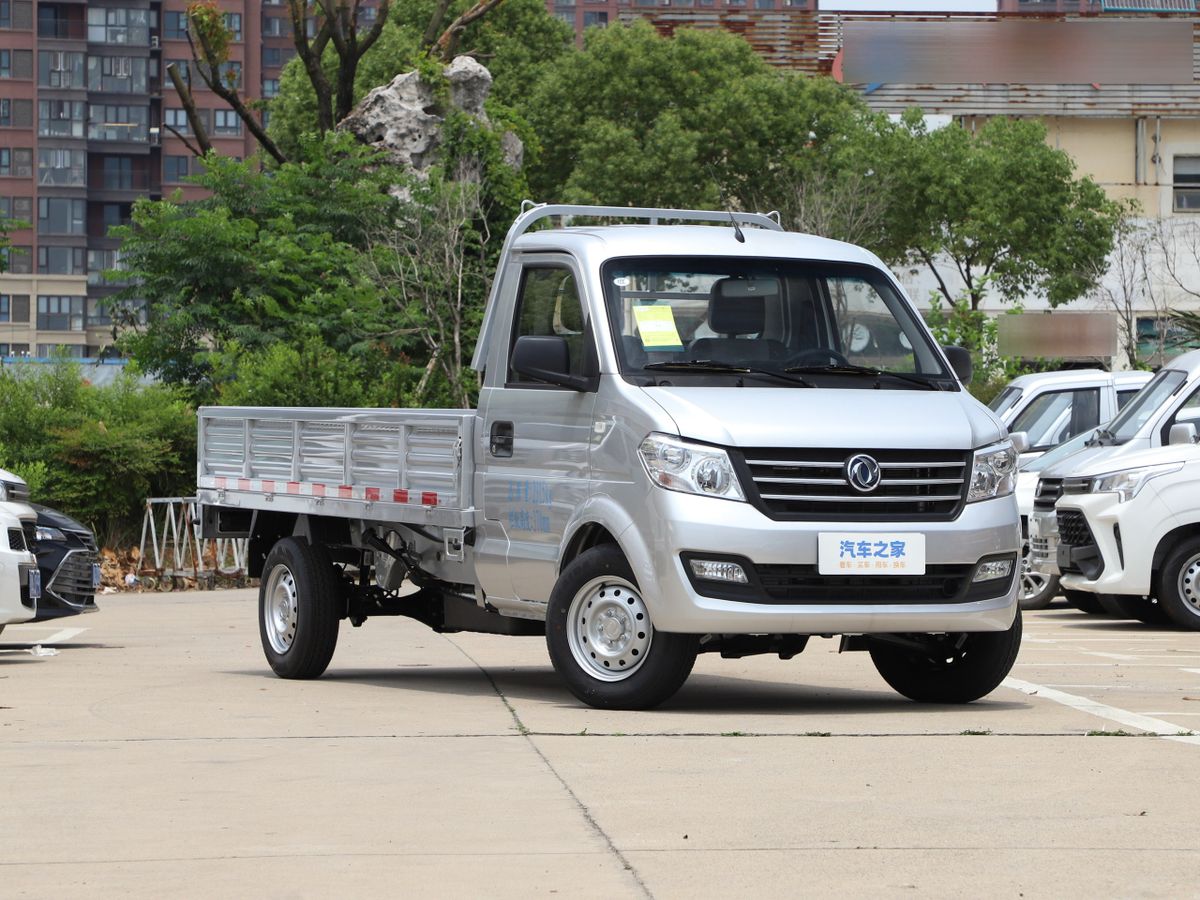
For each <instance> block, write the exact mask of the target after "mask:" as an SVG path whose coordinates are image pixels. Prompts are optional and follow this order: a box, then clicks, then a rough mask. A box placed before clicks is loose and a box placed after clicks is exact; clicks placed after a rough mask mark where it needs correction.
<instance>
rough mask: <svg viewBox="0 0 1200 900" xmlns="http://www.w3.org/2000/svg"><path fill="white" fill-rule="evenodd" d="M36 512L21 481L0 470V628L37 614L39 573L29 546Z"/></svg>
mask: <svg viewBox="0 0 1200 900" xmlns="http://www.w3.org/2000/svg"><path fill="white" fill-rule="evenodd" d="M36 528H37V513H36V512H34V510H33V507H31V506H30V505H29V487H28V486H27V485H26V484H25V482H24V480H22V479H21V478H20V477H18V476H16V475H14V474H13V473H12V472H7V471H5V470H4V469H0V530H2V532H3V534H4V539H2V540H0V631H3V630H4V626H5V625H11V624H13V623H15V622H27V621H29V620H30V619H32V618H33V617H34V616H35V615H36V614H37V601H38V597H39V596H41V592H42V590H41V576H40V575H39V574H38V567H37V559H36V557H34V555H33V552H32V551H31V550H30V547H31V546H32V545H33V538H34V531H35V529H36Z"/></svg>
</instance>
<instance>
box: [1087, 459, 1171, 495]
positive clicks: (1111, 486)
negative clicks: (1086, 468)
mask: <svg viewBox="0 0 1200 900" xmlns="http://www.w3.org/2000/svg"><path fill="white" fill-rule="evenodd" d="M1182 468H1183V463H1181V462H1177V463H1162V464H1161V465H1157V466H1141V467H1139V468H1136V469H1123V470H1121V471H1120V472H1109V473H1107V474H1105V475H1098V476H1097V477H1095V478H1092V479H1090V480H1089V484H1088V493H1092V494H1100V493H1108V492H1111V493H1115V494H1117V495H1118V497H1119V501H1118V502H1120V503H1124V502H1125V501H1126V500H1132V499H1133V498H1134V497H1136V496H1137V495H1138V491H1140V490H1141V489H1142V488H1143V487H1145V485H1146V483H1147V482H1148V481H1150V479H1152V478H1157V477H1158V476H1160V475H1170V474H1171V473H1172V472H1178V471H1179V470H1180V469H1182Z"/></svg>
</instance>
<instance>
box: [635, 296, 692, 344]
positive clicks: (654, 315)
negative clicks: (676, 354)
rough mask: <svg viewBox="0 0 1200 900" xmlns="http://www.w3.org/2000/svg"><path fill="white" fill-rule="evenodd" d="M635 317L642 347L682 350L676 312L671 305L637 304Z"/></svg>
mask: <svg viewBox="0 0 1200 900" xmlns="http://www.w3.org/2000/svg"><path fill="white" fill-rule="evenodd" d="M633 319H634V321H635V322H637V327H638V334H639V335H640V336H641V339H642V347H643V348H645V349H646V350H682V349H683V341H681V340H680V339H679V329H678V328H676V327H675V313H674V311H673V310H672V309H671V307H669V306H635V307H634V308H633Z"/></svg>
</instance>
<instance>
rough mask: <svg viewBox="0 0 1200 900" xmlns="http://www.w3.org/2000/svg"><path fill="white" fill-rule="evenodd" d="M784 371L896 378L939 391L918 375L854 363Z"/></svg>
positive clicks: (794, 368) (797, 367) (794, 367)
mask: <svg viewBox="0 0 1200 900" xmlns="http://www.w3.org/2000/svg"><path fill="white" fill-rule="evenodd" d="M783 371H785V372H788V373H789V374H797V373H800V372H804V373H806V374H813V375H815V374H817V373H822V374H823V373H826V372H828V373H829V374H831V375H863V376H867V377H870V378H895V379H897V380H898V381H906V382H908V383H909V384H915V385H919V386H920V387H923V388H925V390H927V391H936V390H939V388H938V387H937V385H935V384H933V383H932V382H930V381H926V380H925V379H924V378H921V377H920V376H918V375H908V374H906V373H904V372H889V371H888V370H887V369H875V368H872V367H871V366H856V365H854V364H852V363H844V364H839V365H832V366H831V365H826V366H788V367H787V368H786V369H784V370H783Z"/></svg>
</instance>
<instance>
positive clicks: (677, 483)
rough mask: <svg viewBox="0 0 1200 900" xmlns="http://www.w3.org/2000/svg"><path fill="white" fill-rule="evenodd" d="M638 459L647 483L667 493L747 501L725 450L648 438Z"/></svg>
mask: <svg viewBox="0 0 1200 900" xmlns="http://www.w3.org/2000/svg"><path fill="white" fill-rule="evenodd" d="M638 455H639V456H641V458H642V464H643V465H644V466H645V467H646V471H647V472H648V473H649V475H650V480H651V481H653V482H654V483H655V484H657V485H659V486H660V487H665V488H666V489H667V490H671V491H682V492H683V493H685V494H700V495H701V496H703V497H719V498H721V499H723V500H745V499H746V497H745V495H744V494H743V493H742V487H741V485H740V484H738V480H737V473H735V472H734V471H733V463H731V462H730V461H729V454H728V453H726V452H725V451H724V450H721V449H719V448H716V447H706V446H704V445H703V444H693V443H691V442H690V441H683V440H680V439H679V438H673V437H669V436H667V435H665V434H651V435H649V436H647V438H646V439H645V440H644V441H642V444H641V446H640V447H638Z"/></svg>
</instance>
